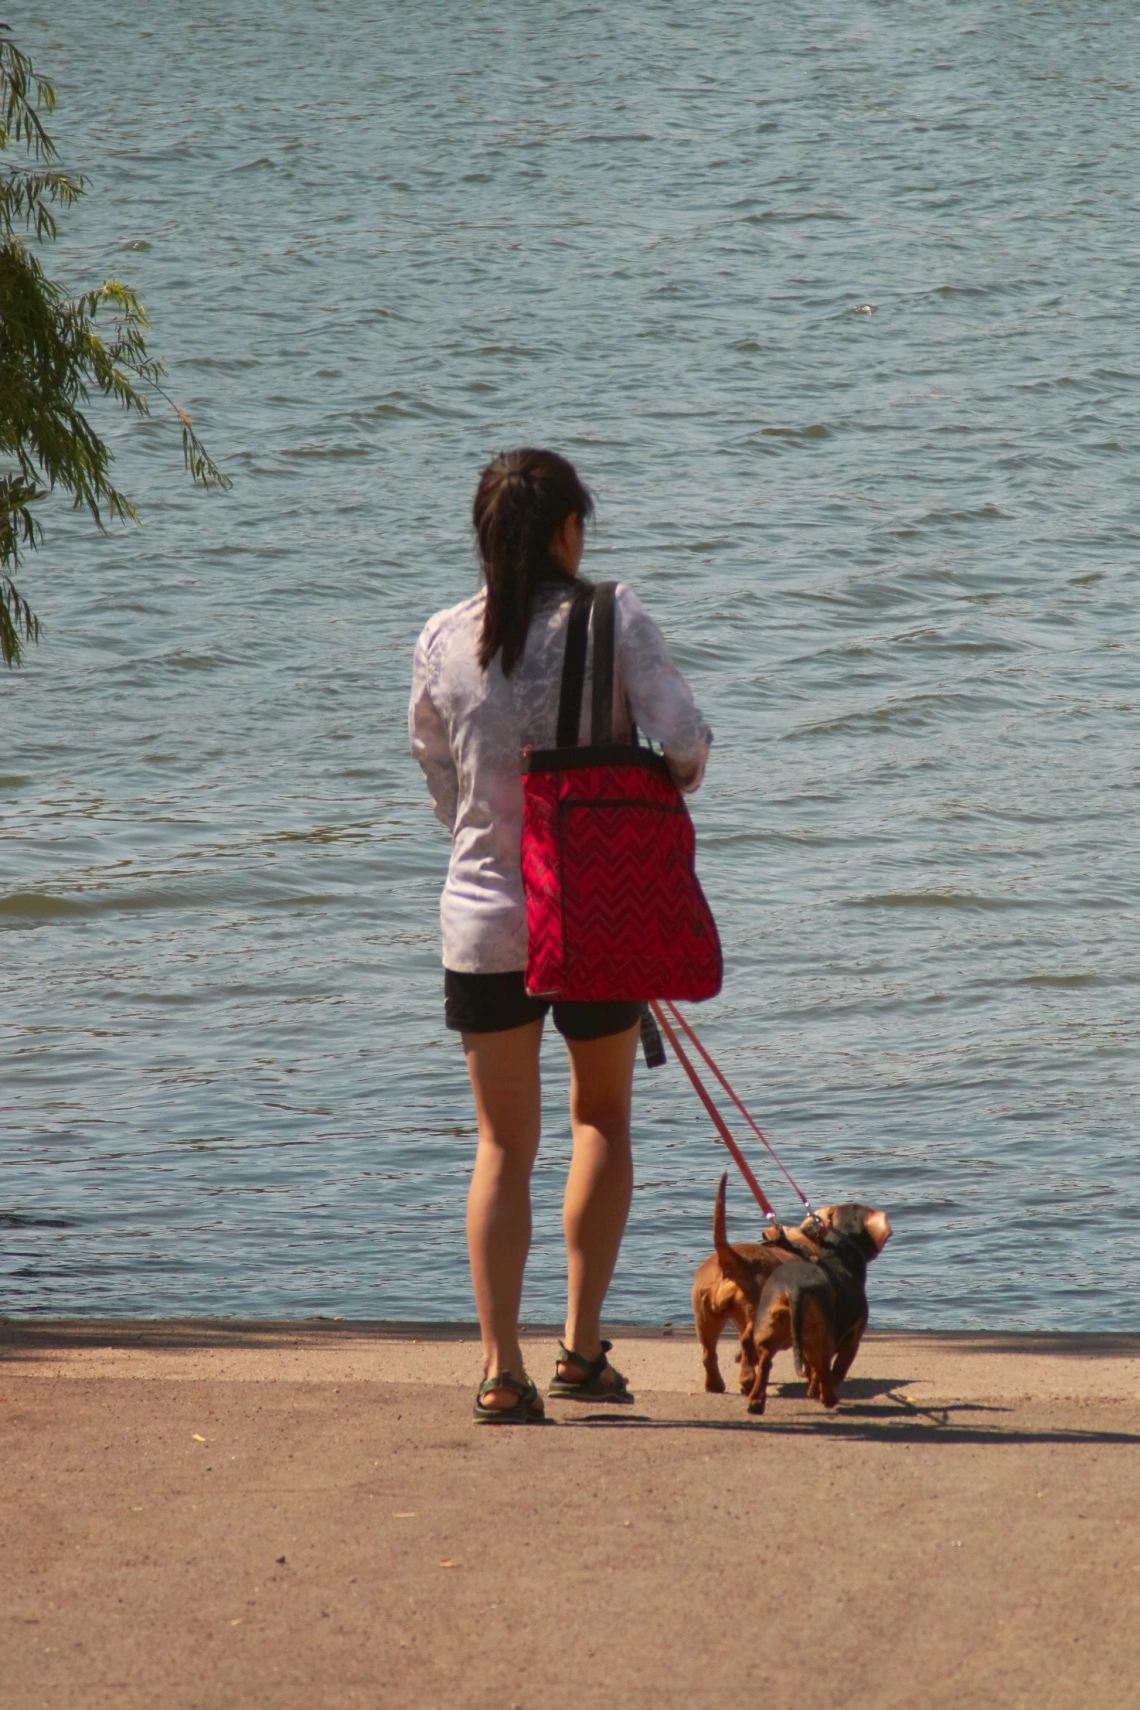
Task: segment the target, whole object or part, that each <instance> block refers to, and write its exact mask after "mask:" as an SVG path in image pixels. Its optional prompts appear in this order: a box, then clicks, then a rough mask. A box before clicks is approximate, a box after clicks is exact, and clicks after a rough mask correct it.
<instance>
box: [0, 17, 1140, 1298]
mask: <svg viewBox="0 0 1140 1710" xmlns="http://www.w3.org/2000/svg"><path fill="white" fill-rule="evenodd" d="M235 12H236V13H237V14H238V15H237V16H236V17H235V16H234V13H235ZM11 22H12V24H13V25H14V27H15V29H16V34H17V37H18V38H19V39H20V40H21V41H22V43H23V45H24V46H25V47H26V48H28V49H29V50H30V51H32V53H33V55H34V57H35V59H36V61H37V64H38V65H39V67H40V69H41V70H42V71H43V72H45V73H46V74H48V75H50V76H51V77H52V78H53V79H54V80H55V82H56V84H57V88H58V94H59V105H58V108H57V111H56V114H55V118H54V131H55V134H56V136H57V138H58V140H59V143H60V145H61V149H62V152H63V154H64V157H65V159H66V161H67V162H68V163H69V164H71V165H74V166H75V167H77V168H79V169H81V170H83V171H84V172H86V173H87V174H88V175H89V178H90V196H89V198H88V200H87V201H86V203H85V204H84V205H83V207H82V208H81V209H79V210H77V211H75V212H74V213H73V214H70V215H68V216H67V217H66V220H65V222H64V228H63V235H62V238H61V241H60V243H59V244H57V245H56V246H55V249H54V251H53V252H52V257H51V262H50V265H51V269H52V271H53V272H55V273H56V274H57V275H59V276H60V277H62V278H64V279H65V280H66V281H67V283H68V284H69V286H71V287H73V288H74V289H79V288H81V287H83V286H86V285H89V284H91V283H94V282H96V281H98V280H100V279H103V278H105V277H108V276H116V277H120V278H123V279H126V280H128V281H129V282H131V283H132V284H134V285H135V286H136V287H137V288H138V289H139V290H140V291H141V293H142V295H143V297H144V299H145V300H146V302H147V304H148V307H149V308H150V311H151V314H152V318H153V320H154V323H155V344H156V347H157V348H158V349H159V350H160V351H161V353H162V354H163V355H164V357H165V359H166V360H167V363H168V365H169V367H170V370H171V376H172V377H171V381H170V385H171V388H172V391H173V393H174V395H175V396H176V397H177V398H178V400H179V401H180V402H181V403H182V404H184V406H185V407H186V408H188V409H189V410H190V411H191V413H192V414H193V416H194V420H195V424H196V425H197V426H198V427H199V429H200V431H201V432H202V434H203V437H204V438H205V439H206V441H207V443H208V444H209V446H210V449H211V450H212V451H213V453H214V454H215V455H216V456H217V457H218V458H219V459H220V460H222V461H223V462H224V463H225V465H226V467H227V469H228V470H229V472H230V473H231V475H232V476H233V479H234V487H233V490H232V492H231V493H229V494H221V495H213V496H204V495H202V494H199V493H196V492H194V491H193V490H192V489H191V488H190V486H189V483H188V482H187V481H186V480H185V479H184V478H183V477H182V476H181V475H180V472H179V466H178V444H177V435H176V434H175V432H174V430H173V427H172V426H171V425H170V424H169V423H168V422H167V421H165V420H158V419H156V420H154V421H152V422H149V423H140V422H137V421H131V420H126V419H124V418H121V417H118V416H116V415H113V414H110V413H102V412H100V413H99V414H98V421H99V424H100V426H101V428H102V429H104V430H105V431H106V432H107V434H108V435H109V436H110V437H111V439H112V441H113V444H114V447H115V451H116V457H117V460H118V461H117V465H116V468H117V473H118V476H119V479H120V481H121V484H122V485H123V486H124V487H125V488H126V489H127V491H128V492H129V493H130V494H131V495H132V496H133V497H134V498H135V499H136V501H137V503H138V504H139V506H140V509H141V512H142V526H141V527H139V528H132V529H116V530H115V531H114V532H113V533H112V534H110V535H109V536H107V537H106V538H102V539H100V538H99V537H98V536H96V535H94V534H93V533H92V531H91V529H90V528H89V527H88V526H86V525H84V523H83V522H82V519H80V518H77V517H74V516H73V515H72V514H71V513H70V512H69V511H68V510H67V508H66V507H65V506H64V505H62V504H61V505H58V506H54V507H51V508H46V509H45V516H44V522H45V527H46V531H47V532H46V539H45V544H44V547H43V550H42V551H41V552H39V553H38V554H37V555H36V556H35V559H34V562H30V563H29V565H28V567H27V570H26V574H25V578H24V581H25V584H26V589H27V592H28V593H29V594H30V595H31V596H32V598H33V602H34V604H35V605H36V606H37V608H38V610H39V612H40V615H41V616H42V618H43V619H44V620H45V623H46V627H47V634H46V637H45V640H44V642H43V644H42V646H40V647H39V648H38V649H36V650H34V651H33V652H32V653H31V654H30V656H29V659H28V663H27V665H26V667H25V668H24V669H23V670H22V671H21V672H19V673H14V674H11V675H5V676H4V678H3V680H2V681H0V729H2V732H3V741H2V748H0V813H2V824H0V831H2V842H0V927H2V928H3V929H4V930H3V936H2V938H0V1051H2V1056H0V1080H2V1088H0V1092H2V1099H3V1112H4V1114H3V1118H2V1121H3V1127H4V1134H5V1140H4V1146H3V1174H2V1176H0V1226H2V1227H0V1236H2V1243H0V1246H2V1254H3V1257H2V1264H0V1310H7V1311H9V1312H12V1313H17V1314H19V1313H75V1312H80V1313H123V1314H151V1313H231V1312H237V1313H246V1314H302V1315H304V1314H337V1313H343V1314H346V1315H348V1316H367V1317H389V1318H435V1319H446V1318H451V1317H464V1318H467V1317H470V1316H471V1315H472V1305H471V1299H470V1292H469V1287H468V1282H467V1275H466V1263H465V1256H464V1248H463V1234H462V1220H463V1200H464V1194H465V1188H466V1180H467V1175H468V1170H469V1165H470V1159H471V1153H472V1144H473V1137H472V1112H471V1108H470V1103H469V1094H468V1090H467V1086H466V1081H465V1076H464V1071H463V1064H462V1058H461V1055H460V1052H459V1048H458V1045H457V1042H456V1041H455V1040H454V1038H453V1037H452V1036H450V1035H448V1034H446V1033H445V1031H444V1029H443V1025H442V1014H441V989H440V988H441V975H440V969H439V952H438V941H437V915H436V908H437V895H438V890H439V886H440V884H441V882H442V878H443V873H444V868H445V863H446V855H447V840H446V837H445V835H444V834H443V832H442V830H441V828H440V827H439V826H438V825H437V824H436V823H435V822H434V820H433V819H432V818H431V816H430V813H429V811H428V806H427V798H426V794H425V792H424V790H423V788H422V785H421V780H420V777H419V773H418V771H417V769H416V768H415V767H414V765H413V764H412V763H411V761H410V760H409V759H408V758H407V757H406V731H405V708H406V698H407V682H408V675H409V665H410V657H411V648H412V645H413V642H414V640H415V637H416V635H417V633H418V631H419V629H420V627H421V625H422V624H423V622H424V620H425V619H426V617H427V616H428V615H429V614H430V613H431V612H432V611H434V610H435V609H437V608H438V607H440V606H443V605H446V604H449V603H451V602H453V601H455V600H458V599H461V598H463V597H465V596H466V595H467V594H468V593H469V592H470V591H472V589H473V588H474V586H475V585H476V578H475V570H474V565H473V559H472V555H471V550H470V544H469V539H468V534H467V520H466V519H467V515H468V509H469V503H470V497H471V493H472V491H473V488H474V484H475V480H476V478H477V475H478V471H479V469H480V467H481V465H482V464H483V462H484V461H485V460H486V458H487V456H488V455H489V454H490V453H491V452H492V451H494V450H496V449H498V448H500V447H503V446H508V445H512V444H516V443H527V442H539V443H549V444H553V445H556V446H559V447H561V448H562V449H564V450H565V451H566V452H567V453H568V454H569V455H570V456H571V457H573V458H574V459H575V460H576V461H577V462H578V464H579V466H580V468H581V470H582V472H583V474H584V475H585V477H586V478H587V479H588V480H589V481H590V483H591V484H592V485H593V486H594V488H595V490H596V492H597V495H598V508H599V517H598V525H597V528H596V531H595V534H594V538H593V541H592V543H591V545H590V547H589V549H588V558H587V563H586V569H587V570H588V571H589V572H591V573H593V574H594V575H595V576H597V577H599V578H603V577H614V576H616V577H621V578H623V579H627V580H629V581H630V582H632V583H633V584H634V585H635V586H636V588H637V589H638V591H639V593H640V594H641V596H642V597H643V599H644V600H645V602H646V604H647V605H648V606H649V608H650V610H651V611H652V612H654V614H655V615H656V616H657V617H658V619H659V621H660V622H661V624H662V625H663V627H664V629H665V631H666V634H667V635H668V637H669V639H670V642H671V645H672V647H673V651H674V654H675V657H676V659H677V661H678V663H679V664H680V666H681V667H682V669H683V670H684V671H685V672H686V673H687V674H688V676H689V678H690V680H691V681H692V683H693V685H694V688H695V691H696V694H697V697H698V700H699V702H700V704H701V706H702V708H703V709H704V711H705V712H706V714H707V716H708V718H709V720H710V722H711V724H712V725H713V727H714V729H715V732H716V746H715V749H714V755H713V761H712V764H711V766H710V769H709V776H708V783H707V785H706V788H705V789H704V790H703V791H702V792H701V794H700V796H698V797H697V798H696V799H695V802H694V817H695V820H696V823H697V832H698V839H699V859H700V870H701V874H702V878H703V880H704V883H705V887H706V890H707V892H708V895H709V897H710V900H711V902H712V904H713V908H714V910H715V912H716V914H717V917H718V920H719V922H720V926H721V930H722V936H723V939H724V944H725V950H726V979H725V987H724V992H723V994H722V996H721V997H720V998H718V999H717V1000H716V1001H715V1002H713V1003H710V1004H708V1005H706V1006H704V1007H703V1009H701V1010H700V1011H698V1012H694V1016H693V1019H694V1020H695V1021H696V1022H697V1024H698V1026H699V1027H700V1028H701V1030H702V1033H703V1035H704V1037H705V1038H706V1040H707V1042H708V1044H709V1045H710V1046H711V1047H712V1048H713V1050H714V1051H715V1052H716V1053H717V1055H718V1057H719V1058H720V1060H721V1061H722V1063H723V1065H724V1066H725V1068H726V1069H727V1071H728V1073H729V1074H730V1076H731V1078H732V1079H733V1080H734V1081H735V1082H736V1084H737V1086H738V1088H739V1090H740V1091H741V1093H742V1094H743V1096H744V1097H745V1099H746V1101H747V1102H748V1103H749V1104H750V1105H751V1106H752V1108H753V1110H754V1112H755V1114H756V1116H757V1118H758V1120H759V1121H760V1122H761V1125H762V1126H763V1127H765V1129H766V1131H767V1132H768V1134H769V1136H770V1137H771V1139H772V1141H773V1142H774V1144H775V1145H776V1146H777V1148H778V1149H780V1150H781V1152H782V1153H783V1155H784V1157H785V1160H786V1162H787V1164H788V1166H789V1167H790V1168H791V1170H792V1171H793V1173H794V1174H796V1175H797V1176H798V1177H799V1178H800V1180H801V1181H802V1182H803V1184H804V1185H805V1187H806V1188H807V1190H808V1192H809V1193H810V1194H811V1195H812V1197H813V1198H815V1199H817V1200H820V1201H824V1200H835V1199H841V1198H849V1197H851V1198H860V1199H866V1200H870V1201H872V1202H873V1203H875V1204H877V1205H882V1206H885V1207H886V1208H887V1209H888V1211H889V1213H890V1216H891V1219H892V1222H893V1224H894V1228H895V1232H896V1233H895V1239H894V1240H893V1241H892V1243H891V1245H890V1247H889V1248H888V1249H887V1251H886V1253H885V1254H884V1256H883V1258H882V1260H881V1261H880V1262H879V1264H878V1265H877V1266H876V1268H875V1270H874V1271H873V1272H872V1277H871V1282H872V1290H871V1293H872V1310H873V1317H874V1320H875V1322H877V1323H878V1324H879V1325H880V1326H911V1327H918V1326H934V1327H938V1326H941V1327H959V1326H1009V1327H1019V1328H1026V1329H1030V1328H1032V1329H1042V1328H1053V1327H1056V1328H1064V1329H1073V1330H1077V1329H1092V1328H1098V1329H1118V1330H1123V1329H1135V1328H1136V1321H1137V1310H1136V1309H1137V1289H1138V1286H1140V1264H1138V1261H1140V1238H1138V1234H1137V1231H1138V1229H1140V1217H1138V1211H1140V1206H1138V1198H1140V1193H1138V1182H1140V1175H1138V1171H1137V1163H1136V1142H1137V1127H1138V1123H1137V1103H1136V1078H1137V1045H1138V1039H1137V1033H1138V1025H1137V997H1138V989H1140V931H1138V927H1137V905H1138V902H1140V853H1138V851H1140V776H1138V766H1137V726H1138V704H1140V675H1138V663H1137V645H1138V642H1140V617H1138V600H1137V569H1136V566H1137V554H1138V547H1140V485H1138V482H1137V475H1138V467H1137V451H1138V447H1140V350H1138V348H1137V331H1136V328H1137V319H1138V317H1137V283H1136V281H1137V276H1138V274H1137V263H1138V259H1140V258H1138V253H1137V251H1138V242H1137V232H1138V230H1140V225H1138V208H1137V202H1138V185H1140V178H1138V177H1137V173H1136V159H1137V147H1138V142H1140V137H1138V131H1140V100H1138V97H1137V67H1138V66H1140V19H1138V18H1137V15H1136V14H1134V13H1133V12H1132V11H1131V9H1130V8H1126V7H1123V6H1105V5H1103V4H1101V3H1100V0H1067V3H1066V0H1051V3H1045V0H1043V3H1040V4H1031V3H1026V0H985V3H984V4H982V3H980V0H979V3H977V4H973V3H971V0H929V3H924V0H912V3H902V0H851V3H849V4H846V5H844V6H842V7H840V6H829V7H825V8H823V9H822V10H821V9H820V8H804V7H802V6H800V5H792V4H790V3H787V0H765V3H762V4H760V5H755V4H751V5H748V6H743V5H739V6H737V5H731V4H729V5H725V6H722V7H719V8H716V9H715V10H714V11H713V12H712V13H711V14H710V13H709V12H708V10H707V9H704V10H698V9H695V8H692V7H690V6H684V5H682V4H680V3H679V0H658V3H652V0H637V3H634V0H613V3H611V4H609V5H606V6H604V7H603V6H600V5H598V6H590V5H585V6H582V7H578V8H569V9H566V8H550V7H538V8H533V7H528V8H524V7H521V6H518V7H509V6H508V7H503V6H501V5H495V6H492V5H489V4H484V3H482V0H468V3H467V4H464V5H462V6H460V5H458V4H454V3H444V0H419V3H417V4H416V5H415V6H411V7H409V6H397V5H394V4H385V3H377V0H370V3H366V0H337V3H336V4H335V5H333V4H322V3H320V0H317V3H313V0H306V3H305V4H301V3H300V0H272V3H270V0H247V3H246V4H244V5H243V6H241V7H239V8H234V7H232V6H229V5H225V6H223V5H221V4H219V3H218V0H199V3H198V4H196V5H195V6H193V7H185V6H175V5H173V4H164V3H161V0H150V3H149V4H147V5H145V6H143V7H138V6H128V5H127V4H126V0H117V3H116V0H74V4H73V5H72V6H71V7H69V8H68V9H67V20H66V26H65V25H64V24H63V23H62V22H59V21H56V22H54V23H52V22H47V21H45V15H44V13H43V12H42V11H41V12H40V13H39V14H38V15H37V16H35V17H32V16H30V15H29V16H25V15H24V13H23V12H22V10H21V9H20V8H17V9H16V11H15V12H14V13H13V14H11ZM561 1058H562V1053H561V1048H560V1045H559V1044H558V1042H557V1040H556V1039H555V1038H554V1037H553V1036H552V1037H550V1038H549V1039H548V1041H547V1045H546V1057H545V1066H546V1073H547V1090H548V1101H547V1103H548V1108H547V1135H546V1139H545V1142H544V1148H543V1154H542V1163H541V1165H540V1168H539V1171H538V1175H537V1178H536V1242H535V1250H534V1253H533V1256H532V1261H531V1267H530V1273H529V1288H528V1292H527V1296H526V1302H525V1311H526V1314H527V1316H528V1317H530V1318H531V1319H534V1320H547V1319H556V1318H557V1317H558V1316H559V1309H560V1288H561V1247H560V1235H559V1217H558V1193H559V1186H560V1177H561V1174H562V1172H563V1170H564V1166H565V1160H566V1155H567V1149H568V1129H567V1122H566V1117H565V1084H566V1083H565V1072H564V1067H563V1062H562V1060H561ZM636 1099H637V1102H636V1113H635V1114H636V1150H637V1175H638V1189H637V1193H636V1196H635V1203H634V1211H633V1216H632V1219H631V1224H630V1230H629V1235H628V1238H627V1242H626V1245H625V1248H624V1251H623V1256H622V1261H621V1266H620V1270H619V1275H618V1278H617V1280H616V1282H615V1286H614V1289H613V1292H612V1295H611V1309H612V1313H613V1315H614V1316H615V1317H618V1318H642V1319H650V1320H661V1319H672V1320H676V1321H678V1322H681V1321H683V1320H684V1319H685V1318H686V1316H687V1312H688V1289H689V1282H690V1279H691V1274H692V1267H693V1265H694V1264H695V1263H696V1262H697V1261H699V1260H700V1259H701V1258H702V1257H703V1256H704V1254H705V1253H706V1252H707V1251H708V1249H709V1246H710V1239H709V1235H710V1217H711V1206H712V1197H713V1192H714V1189H715V1184H716V1179H717V1176H718V1174H719V1171H720V1169H721V1167H722V1159H723V1153H722V1151H721V1149H720V1148H719V1146H718V1144H717V1142H716V1140H715V1138H714V1136H713V1133H712V1129H711V1127H710V1126H709V1124H708V1122H707V1120H706V1118H705V1117H704V1115H703V1113H702V1112H701V1110H700V1108H699V1106H698V1105H697V1102H696V1099H695V1097H694V1096H693V1095H692V1093H691V1091H690V1090H689V1088H688V1084H687V1082H685V1080H684V1079H683V1076H682V1075H681V1072H680V1070H679V1069H678V1068H677V1066H676V1065H675V1064H674V1063H670V1065H669V1066H668V1067H667V1068H666V1069H663V1070H659V1071H655V1072H654V1073H653V1074H652V1075H650V1074H647V1073H646V1072H645V1071H644V1069H639V1072H638V1090H637V1095H636ZM751 1156H752V1158H753V1162H754V1164H755V1166H756V1168H757V1170H758V1172H759V1174H760V1177H761V1180H762V1181H763V1182H764V1183H765V1184H766V1185H767V1187H768V1189H769V1192H770V1193H771V1194H772V1195H773V1197H775V1198H776V1200H777V1204H778V1206H779V1208H780V1210H781V1211H782V1213H783V1214H784V1215H785V1216H788V1217H791V1216H792V1215H793V1213H794V1210H795V1203H794V1200H793V1199H792V1197H791V1196H790V1195H789V1194H788V1193H787V1192H782V1193H781V1192H778V1191H777V1190H778V1188H779V1178H778V1177H776V1176H775V1175H774V1172H773V1171H772V1170H771V1169H770V1168H768V1167H766V1166H765V1165H764V1162H763V1154H762V1153H759V1152H758V1149H757V1148H753V1149H752V1151H751ZM730 1196H731V1197H730V1202H729V1220H730V1230H731V1231H733V1232H735V1233H737V1234H738V1235H740V1236H744V1235H746V1234H749V1235H750V1234H752V1233H753V1232H754V1231H755V1228H756V1225H757V1218H756V1216H755V1215H754V1212H753V1210H752V1209H750V1201H749V1200H748V1198H747V1196H746V1193H745V1190H744V1188H743V1185H742V1184H741V1183H740V1182H739V1181H738V1179H736V1178H735V1177H734V1178H733V1180H732V1182H731V1183H730Z"/></svg>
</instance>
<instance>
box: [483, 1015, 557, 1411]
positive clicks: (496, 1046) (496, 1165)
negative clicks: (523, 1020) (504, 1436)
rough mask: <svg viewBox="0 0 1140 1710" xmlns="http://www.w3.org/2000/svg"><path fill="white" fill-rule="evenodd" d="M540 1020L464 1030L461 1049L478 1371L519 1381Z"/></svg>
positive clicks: (495, 1400)
mask: <svg viewBox="0 0 1140 1710" xmlns="http://www.w3.org/2000/svg"><path fill="white" fill-rule="evenodd" d="M541 1043H542V1022H541V1021H532V1022H528V1023H527V1024H526V1025H525V1026H523V1027H512V1028H510V1029H509V1030H508V1031H506V1032H503V1033H465V1034H464V1035H463V1049H464V1052H465V1053H466V1056H467V1071H468V1073H469V1075H470V1076H471V1090H472V1092H473V1093H474V1094H475V1111H476V1115H477V1116H478V1119H479V1143H478V1147H477V1149H476V1152H475V1168H474V1170H473V1172H472V1175H471V1187H470V1190H469V1192H468V1195H467V1250H468V1254H469V1256H470V1259H471V1283H472V1287H473V1289H474V1293H475V1305H476V1308H477V1310H478V1313H479V1325H480V1329H481V1330H482V1333H483V1375H484V1376H485V1377H488V1376H490V1377H497V1376H498V1375H499V1373H500V1372H508V1373H510V1375H511V1376H512V1377H514V1378H516V1379H519V1380H520V1381H521V1379H522V1377H523V1357H522V1349H521V1348H520V1347H519V1307H520V1304H521V1301H522V1283H523V1267H524V1265H525V1264H526V1256H527V1251H528V1249H529V1247H530V1176H531V1171H532V1169H533V1168H534V1160H535V1154H536V1153H537V1151H538V1137H539V1127H540V1106H541V1087H540V1081H539V1066H538V1054H539V1046H540V1045H541ZM517 1400H518V1397H517V1395H514V1394H512V1393H511V1391H510V1390H507V1389H498V1390H492V1391H491V1392H490V1393H489V1394H488V1395H486V1396H484V1398H483V1405H484V1406H485V1407H489V1408H499V1407H503V1408H507V1407H511V1406H513V1405H514V1404H515V1402H516V1401H517Z"/></svg>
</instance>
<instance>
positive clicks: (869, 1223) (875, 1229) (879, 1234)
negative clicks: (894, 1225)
mask: <svg viewBox="0 0 1140 1710" xmlns="http://www.w3.org/2000/svg"><path fill="white" fill-rule="evenodd" d="M863 1227H864V1229H866V1231H867V1233H868V1235H869V1236H870V1237H871V1240H872V1241H873V1242H874V1243H875V1251H876V1253H881V1252H882V1250H883V1248H884V1247H885V1246H886V1244H887V1242H888V1241H889V1240H890V1238H891V1226H890V1223H889V1221H888V1219H887V1214H886V1212H885V1211H869V1212H868V1213H867V1218H866V1222H865V1223H864V1225H863Z"/></svg>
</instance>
